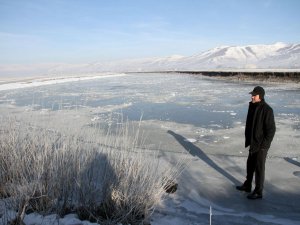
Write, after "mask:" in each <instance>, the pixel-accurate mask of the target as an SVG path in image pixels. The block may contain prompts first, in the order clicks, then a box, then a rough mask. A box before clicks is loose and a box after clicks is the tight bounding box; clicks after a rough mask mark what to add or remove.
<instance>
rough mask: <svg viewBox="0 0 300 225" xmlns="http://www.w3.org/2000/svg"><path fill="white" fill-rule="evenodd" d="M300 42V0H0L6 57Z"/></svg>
mask: <svg viewBox="0 0 300 225" xmlns="http://www.w3.org/2000/svg"><path fill="white" fill-rule="evenodd" d="M279 41H280V42H286V43H299V42H300V1H299V0H0V64H12V63H48V62H49V63H52V62H55V63H56V62H67V63H80V62H94V61H102V60H115V59H126V58H140V57H143V58H144V57H152V56H169V55H173V54H179V55H186V56H188V55H193V54H197V53H200V52H203V51H205V50H208V49H210V48H213V47H217V46H220V45H248V44H273V43H275V42H279Z"/></svg>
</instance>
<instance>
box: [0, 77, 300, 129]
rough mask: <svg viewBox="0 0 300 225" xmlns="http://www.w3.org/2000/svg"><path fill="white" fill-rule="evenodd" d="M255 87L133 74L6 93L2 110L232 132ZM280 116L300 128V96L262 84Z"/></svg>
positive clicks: (282, 87) (299, 92) (291, 90)
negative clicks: (87, 114)
mask: <svg viewBox="0 0 300 225" xmlns="http://www.w3.org/2000/svg"><path fill="white" fill-rule="evenodd" d="M254 85H256V84H255V83H240V82H226V81H218V80H212V79H207V78H204V77H202V76H199V75H198V76H197V75H181V74H142V73H141V74H127V75H126V76H121V77H119V76H117V77H113V76H112V77H107V78H102V79H94V80H87V81H77V82H66V83H62V84H55V85H47V86H40V87H32V88H24V89H16V90H6V91H2V92H0V93H1V95H0V104H2V105H3V104H7V103H9V104H13V105H16V106H21V107H27V108H30V109H33V110H42V109H43V110H45V109H48V110H62V109H69V110H70V109H71V110H78V109H80V108H84V107H85V108H97V109H98V113H97V114H95V116H98V117H99V118H100V117H101V118H103V117H108V116H109V115H108V114H111V113H112V114H115V113H117V114H118V113H122V114H123V115H124V117H125V118H128V119H129V120H140V118H141V116H142V119H143V120H158V121H171V122H175V123H181V124H191V125H194V126H197V127H205V128H207V127H212V128H214V129H215V128H229V127H232V126H233V124H234V123H236V122H242V123H244V120H245V117H246V112H247V107H248V102H249V101H250V95H249V94H248V93H249V92H250V91H251V90H252V89H253V87H254ZM262 85H263V86H264V88H265V89H266V100H267V102H268V103H269V104H270V105H271V106H272V107H273V109H274V112H275V116H276V117H277V118H278V117H286V116H289V117H290V118H293V119H294V122H295V124H294V126H295V128H299V123H300V122H299V117H300V90H299V88H293V87H289V86H288V85H280V84H262Z"/></svg>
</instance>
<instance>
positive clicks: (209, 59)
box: [0, 42, 300, 76]
mask: <svg viewBox="0 0 300 225" xmlns="http://www.w3.org/2000/svg"><path fill="white" fill-rule="evenodd" d="M244 69H246V70H254V69H266V70H278V69H281V70H287V69H294V70H296V71H300V44H286V43H282V42H278V43H275V44H273V45H247V46H221V47H216V48H213V49H210V50H208V51H205V52H202V53H200V54H196V55H192V56H180V55H173V56H169V57H156V58H141V59H127V60H119V61H109V62H94V63H88V64H56V65H54V64H51V65H47V64H46V65H37V66H34V65H33V66H30V65H28V66H24V65H20V66H18V65H14V66H13V67H11V66H10V67H8V66H1V65H0V76H13V75H14V74H22V76H26V75H27V76H28V75H30V76H36V75H51V76H52V75H58V76H65V75H68V74H71V75H80V74H87V73H97V72H152V71H203V70H244Z"/></svg>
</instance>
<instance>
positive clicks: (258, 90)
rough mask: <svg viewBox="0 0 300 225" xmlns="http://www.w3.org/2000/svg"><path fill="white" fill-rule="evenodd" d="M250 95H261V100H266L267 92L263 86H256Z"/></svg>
mask: <svg viewBox="0 0 300 225" xmlns="http://www.w3.org/2000/svg"><path fill="white" fill-rule="evenodd" d="M249 94H251V95H253V96H254V95H259V97H260V99H264V97H265V90H264V89H263V88H262V87H261V86H256V87H255V88H254V89H253V91H251V92H250V93H249Z"/></svg>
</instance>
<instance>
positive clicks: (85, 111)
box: [0, 74, 300, 225]
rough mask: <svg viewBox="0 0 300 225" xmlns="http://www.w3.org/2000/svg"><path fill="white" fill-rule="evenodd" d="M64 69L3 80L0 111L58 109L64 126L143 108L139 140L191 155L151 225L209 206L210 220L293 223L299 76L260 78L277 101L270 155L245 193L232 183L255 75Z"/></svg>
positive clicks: (197, 218) (241, 161)
mask: <svg viewBox="0 0 300 225" xmlns="http://www.w3.org/2000/svg"><path fill="white" fill-rule="evenodd" d="M68 79H69V80H68ZM68 79H63V81H64V82H63V83H62V82H57V81H58V80H52V81H51V82H50V81H49V80H48V81H44V82H43V81H39V82H40V83H38V84H40V85H36V84H37V82H31V83H27V86H23V88H22V89H17V88H20V84H13V83H9V88H8V86H3V85H8V84H2V85H0V113H1V115H4V114H8V113H10V115H15V114H19V115H20V114H22V116H24V117H34V118H35V120H36V122H37V123H38V122H39V121H40V122H41V124H42V123H43V121H44V120H45V118H46V119H49V118H50V119H51V120H53V121H54V122H55V121H59V122H61V121H62V119H61V117H62V115H63V124H64V125H65V126H68V124H72V126H74V120H76V126H84V125H86V124H100V125H101V124H106V123H111V122H114V121H116V118H117V117H118V115H119V114H120V113H122V114H123V115H124V117H125V118H128V119H129V120H130V121H132V122H133V123H135V122H136V123H138V122H139V120H140V118H141V116H142V122H141V129H142V131H143V134H144V135H145V142H144V145H143V146H141V147H143V148H146V149H147V150H149V151H156V152H157V153H158V155H159V157H160V158H161V160H165V161H167V162H170V163H172V164H174V165H175V164H176V163H177V162H178V161H180V159H182V158H184V157H185V158H187V159H188V162H189V163H188V165H187V167H186V169H185V170H184V172H183V173H182V174H181V176H180V177H179V178H178V190H177V192H176V193H174V194H168V195H167V194H166V196H165V200H164V202H163V204H162V205H159V206H158V207H157V210H156V211H155V212H154V214H153V216H152V221H151V224H152V225H183V224H184V225H188V224H190V225H196V224H197V225H198V224H209V223H210V207H211V209H212V215H211V224H222V225H223V224H246V225H250V224H251V225H252V224H268V225H275V224H282V225H294V224H299V221H300V206H299V202H300V192H299V190H300V175H299V174H300V152H299V145H300V86H299V84H279V83H260V85H262V86H263V87H264V88H265V90H266V101H267V102H268V103H269V104H270V105H271V106H272V107H273V109H274V112H275V119H276V125H277V132H276V135H275V138H274V141H273V143H272V146H271V149H270V150H269V155H268V159H267V163H266V181H265V191H264V197H263V199H262V200H254V201H251V200H248V199H247V198H246V194H244V193H241V192H239V191H237V190H236V189H235V186H236V185H239V184H240V183H241V182H243V181H244V179H245V165H246V159H247V149H245V148H244V123H245V117H246V113H247V107H248V102H249V101H250V95H249V94H248V93H249V92H250V91H251V90H252V89H253V87H254V86H256V85H258V83H256V82H247V83H246V82H232V81H230V82H229V81H228V82H227V81H224V80H223V81H219V80H215V79H210V78H205V77H202V76H199V75H198V76H195V75H178V74H117V75H109V76H106V77H104V76H103V77H101V79H96V78H95V77H91V79H89V80H84V79H80V78H76V79H74V80H73V78H68ZM45 82H48V83H45ZM41 85H43V86H41ZM1 87H2V88H1ZM66 130H67V129H66ZM12 213H13V212H12ZM0 215H1V211H0ZM25 223H26V225H33V224H45V225H50V224H60V225H61V224H62V225H75V224H83V225H90V224H93V223H89V222H87V221H80V220H79V219H78V218H77V217H76V215H72V214H71V215H67V216H66V217H65V218H58V217H57V215H48V216H46V217H42V216H41V215H38V214H29V215H27V216H26V217H25Z"/></svg>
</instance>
